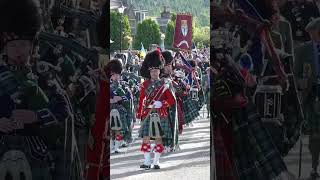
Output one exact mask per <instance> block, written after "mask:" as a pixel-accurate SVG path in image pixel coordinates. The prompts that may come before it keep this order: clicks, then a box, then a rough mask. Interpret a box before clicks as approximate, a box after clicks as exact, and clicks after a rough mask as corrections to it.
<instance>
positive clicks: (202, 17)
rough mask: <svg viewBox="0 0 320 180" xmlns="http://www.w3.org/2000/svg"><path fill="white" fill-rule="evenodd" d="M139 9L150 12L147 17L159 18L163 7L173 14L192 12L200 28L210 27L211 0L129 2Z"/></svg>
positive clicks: (141, 0)
mask: <svg viewBox="0 0 320 180" xmlns="http://www.w3.org/2000/svg"><path fill="white" fill-rule="evenodd" d="M129 1H131V2H132V4H133V5H134V6H135V7H136V8H137V9H143V10H148V11H149V12H148V14H147V16H156V17H159V16H160V13H161V12H162V11H163V6H168V7H169V9H170V11H171V12H174V13H177V12H190V13H192V15H193V16H194V17H195V21H196V22H197V24H198V25H199V26H209V25H210V18H209V11H210V1H209V0H129Z"/></svg>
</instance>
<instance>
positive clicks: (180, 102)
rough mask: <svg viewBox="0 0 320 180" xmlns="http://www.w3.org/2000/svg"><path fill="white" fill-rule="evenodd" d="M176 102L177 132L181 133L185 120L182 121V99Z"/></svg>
mask: <svg viewBox="0 0 320 180" xmlns="http://www.w3.org/2000/svg"><path fill="white" fill-rule="evenodd" d="M177 103H178V107H177V109H178V120H179V133H182V130H183V124H185V121H184V113H183V109H182V106H183V104H182V100H178V101H177Z"/></svg>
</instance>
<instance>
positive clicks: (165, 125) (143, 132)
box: [139, 110, 172, 139]
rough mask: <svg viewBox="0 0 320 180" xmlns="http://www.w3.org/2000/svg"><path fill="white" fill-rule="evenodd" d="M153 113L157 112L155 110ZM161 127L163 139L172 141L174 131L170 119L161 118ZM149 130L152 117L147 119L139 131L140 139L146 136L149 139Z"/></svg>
mask: <svg viewBox="0 0 320 180" xmlns="http://www.w3.org/2000/svg"><path fill="white" fill-rule="evenodd" d="M153 112H156V111H155V110H153ZM160 126H161V128H162V130H163V134H162V138H163V139H165V138H166V139H172V131H171V127H170V124H169V119H168V117H166V118H160ZM149 129H150V116H148V117H146V118H145V119H144V120H143V122H142V125H141V126H140V129H139V137H140V138H143V137H145V136H147V137H149Z"/></svg>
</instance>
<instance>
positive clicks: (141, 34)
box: [133, 19, 161, 49]
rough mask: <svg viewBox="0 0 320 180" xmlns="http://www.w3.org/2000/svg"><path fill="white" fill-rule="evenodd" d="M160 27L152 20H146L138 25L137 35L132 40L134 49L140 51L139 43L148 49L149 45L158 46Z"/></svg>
mask: <svg viewBox="0 0 320 180" xmlns="http://www.w3.org/2000/svg"><path fill="white" fill-rule="evenodd" d="M160 35H161V33H160V26H159V24H157V23H156V22H155V21H153V20H152V19H146V20H144V21H142V23H139V24H138V27H137V34H136V37H135V39H134V44H133V47H134V49H140V48H141V43H143V46H144V48H148V47H149V46H150V45H151V44H160V42H161V39H160Z"/></svg>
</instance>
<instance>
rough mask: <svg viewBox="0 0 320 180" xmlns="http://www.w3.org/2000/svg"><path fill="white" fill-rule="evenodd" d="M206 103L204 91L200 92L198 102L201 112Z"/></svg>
mask: <svg viewBox="0 0 320 180" xmlns="http://www.w3.org/2000/svg"><path fill="white" fill-rule="evenodd" d="M204 103H205V100H204V94H203V91H202V90H200V91H199V100H198V110H199V111H200V110H201V108H202V106H203V105H204Z"/></svg>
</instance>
